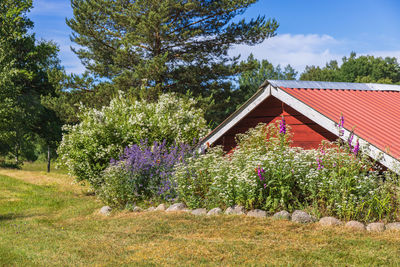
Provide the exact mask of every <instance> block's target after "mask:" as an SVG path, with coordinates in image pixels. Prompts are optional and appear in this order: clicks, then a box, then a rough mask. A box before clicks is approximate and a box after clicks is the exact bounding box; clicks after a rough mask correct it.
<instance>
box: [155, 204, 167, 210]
mask: <svg viewBox="0 0 400 267" xmlns="http://www.w3.org/2000/svg"><path fill="white" fill-rule="evenodd" d="M166 208H167V206H165V204H160V205H158V206H157V208H156V209H155V211H164V210H165V209H166Z"/></svg>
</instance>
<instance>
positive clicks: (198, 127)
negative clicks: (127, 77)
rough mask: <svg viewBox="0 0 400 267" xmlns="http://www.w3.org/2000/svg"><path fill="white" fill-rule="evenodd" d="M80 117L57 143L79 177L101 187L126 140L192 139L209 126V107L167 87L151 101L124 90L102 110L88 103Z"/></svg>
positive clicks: (63, 158) (63, 159)
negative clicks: (205, 109)
mask: <svg viewBox="0 0 400 267" xmlns="http://www.w3.org/2000/svg"><path fill="white" fill-rule="evenodd" d="M79 116H80V117H79V119H80V123H79V124H77V125H74V126H65V129H64V130H65V134H64V135H63V140H62V142H61V144H60V146H59V148H58V154H59V161H60V163H61V164H62V165H65V166H66V167H67V168H68V171H69V173H70V174H71V175H73V176H75V177H76V179H77V180H78V181H88V182H89V184H90V185H91V186H92V187H93V188H95V189H97V188H99V187H100V186H101V185H102V183H103V179H102V176H101V175H100V174H101V173H102V171H104V170H105V168H107V167H108V166H109V163H110V158H112V157H118V156H119V155H120V154H121V153H122V152H123V151H124V148H125V147H127V146H131V145H133V144H139V142H140V140H142V139H145V138H148V139H149V142H153V141H162V140H164V139H166V140H167V143H168V145H171V144H173V142H186V143H190V142H191V141H192V140H193V138H196V139H199V138H201V137H202V136H204V135H205V134H206V133H207V132H208V131H209V130H208V129H207V123H206V120H205V119H204V112H203V110H202V109H199V108H198V107H197V102H196V101H195V100H194V99H191V98H188V97H181V96H178V95H177V94H173V93H167V94H162V95H160V97H159V99H158V101H157V102H152V103H148V102H147V101H145V100H141V101H137V100H134V99H130V98H128V97H126V96H125V95H124V94H123V93H122V92H121V93H120V95H119V96H118V97H116V98H114V99H113V100H112V101H111V103H110V104H109V105H108V106H104V107H103V108H102V109H101V110H96V109H87V108H83V109H82V112H81V114H80V115H79Z"/></svg>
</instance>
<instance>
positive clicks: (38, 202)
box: [0, 165, 400, 266]
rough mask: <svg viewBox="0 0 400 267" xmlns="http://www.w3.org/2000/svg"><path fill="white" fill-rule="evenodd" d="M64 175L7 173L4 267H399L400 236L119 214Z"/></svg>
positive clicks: (2, 179)
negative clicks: (103, 208) (100, 212)
mask: <svg viewBox="0 0 400 267" xmlns="http://www.w3.org/2000/svg"><path fill="white" fill-rule="evenodd" d="M72 181H73V179H72V178H71V177H69V176H67V175H65V174H62V172H57V173H52V174H46V173H45V172H41V171H40V170H39V168H34V167H32V166H30V167H29V165H28V166H25V170H19V171H18V170H7V169H0V265H3V266H4V265H5V266H9V265H13V266H35V265H36V266H60V265H82V266H87V265H96V266H98V265H100V266H102V265H122V266H124V265H126V266H128V265H129V266H132V265H140V266H142V265H144V266H147V265H149V266H157V265H181V266H188V265H194V266H199V265H207V266H209V265H222V266H233V265H251V266H253V265H262V266H264V265H296V266H298V265H304V266H311V265H319V266H332V265H346V266H351V265H361V266H371V265H374V266H376V265H400V232H399V233H395V232H391V233H390V232H384V233H380V234H377V233H366V232H365V233H360V232H352V231H349V230H345V229H343V228H333V229H326V228H322V227H320V226H318V225H317V224H312V225H299V224H294V223H291V222H287V221H274V220H270V219H256V218H246V217H244V216H218V217H195V216H192V215H190V214H186V213H175V214H167V213H162V212H150V213H144V212H143V213H129V212H114V213H113V214H112V215H111V216H109V217H104V216H101V215H98V214H97V212H98V209H99V208H100V207H101V206H102V204H101V203H100V202H99V201H98V200H97V199H96V197H95V196H93V195H91V194H90V193H89V192H90V191H89V190H88V189H87V188H85V187H81V186H79V185H76V184H73V183H72Z"/></svg>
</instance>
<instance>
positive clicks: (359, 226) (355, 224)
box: [344, 221, 365, 231]
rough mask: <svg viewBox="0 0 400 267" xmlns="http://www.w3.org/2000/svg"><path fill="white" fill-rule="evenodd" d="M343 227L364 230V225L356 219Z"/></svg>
mask: <svg viewBox="0 0 400 267" xmlns="http://www.w3.org/2000/svg"><path fill="white" fill-rule="evenodd" d="M344 227H346V228H349V229H352V230H358V231H365V225H364V224H363V223H361V222H358V221H349V222H347V223H346V224H345V225H344Z"/></svg>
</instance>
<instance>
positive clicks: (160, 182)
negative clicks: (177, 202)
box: [98, 140, 194, 207]
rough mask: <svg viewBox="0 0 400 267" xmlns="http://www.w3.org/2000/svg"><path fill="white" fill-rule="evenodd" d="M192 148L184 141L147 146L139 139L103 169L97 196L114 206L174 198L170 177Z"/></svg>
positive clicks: (174, 191)
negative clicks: (137, 142)
mask: <svg viewBox="0 0 400 267" xmlns="http://www.w3.org/2000/svg"><path fill="white" fill-rule="evenodd" d="M193 151H194V150H193V145H192V146H191V145H187V144H184V143H179V144H173V145H171V146H167V142H166V141H165V140H164V141H163V142H162V143H159V142H157V141H155V142H154V143H153V144H152V145H151V146H148V145H147V141H143V140H142V141H141V142H140V144H135V145H133V146H130V147H127V148H125V150H124V153H123V154H122V155H121V156H120V158H119V159H118V160H115V159H112V160H111V164H110V167H109V168H107V169H106V170H105V171H104V172H103V179H104V183H103V185H102V186H101V188H100V189H99V190H98V195H99V197H100V198H101V199H102V200H103V201H104V202H105V203H107V204H109V205H112V206H117V207H124V206H126V205H127V204H133V203H135V202H137V201H143V200H149V199H157V200H159V201H171V200H173V199H174V198H175V197H176V190H175V188H176V185H175V184H174V182H173V180H172V179H171V177H172V176H173V172H174V166H175V164H177V163H182V164H184V163H185V159H186V158H187V157H188V156H191V155H193V153H194V152H193Z"/></svg>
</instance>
